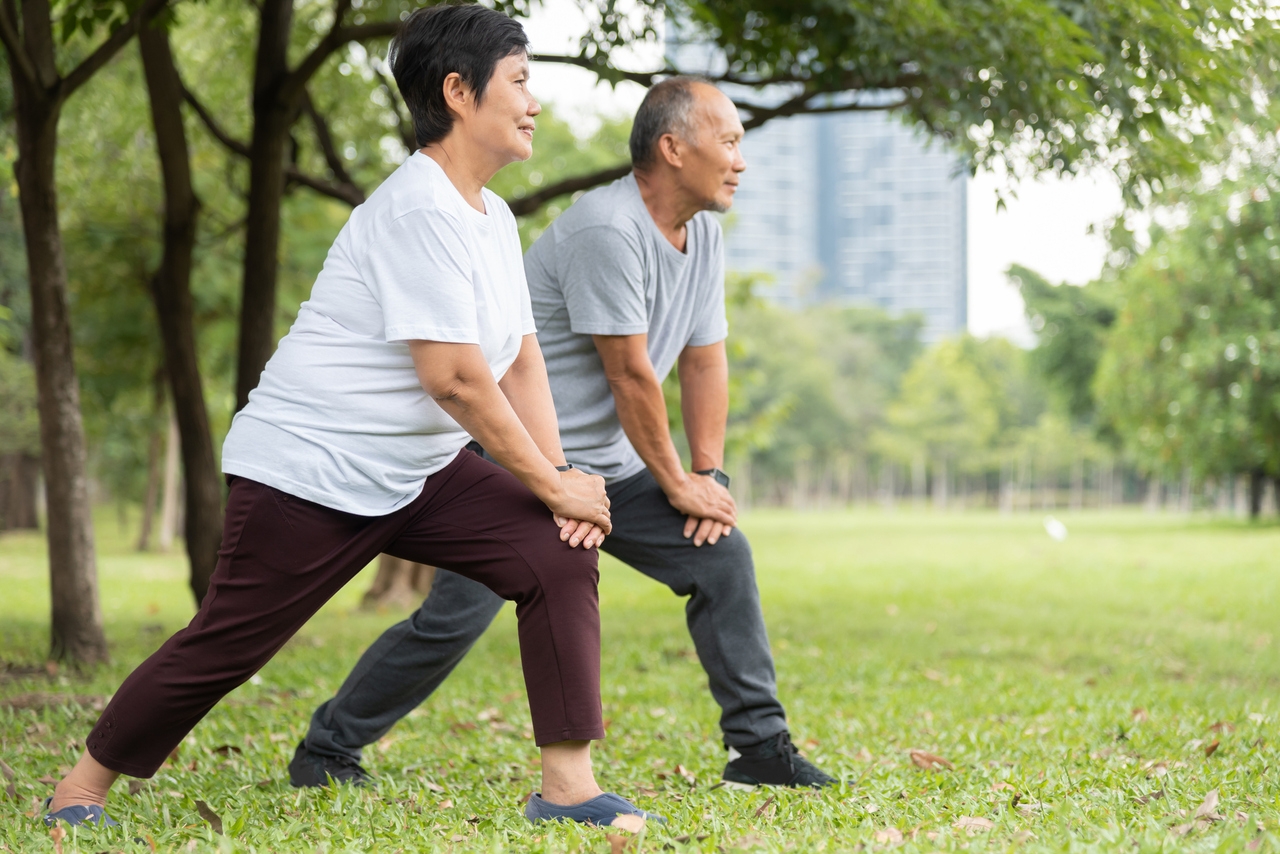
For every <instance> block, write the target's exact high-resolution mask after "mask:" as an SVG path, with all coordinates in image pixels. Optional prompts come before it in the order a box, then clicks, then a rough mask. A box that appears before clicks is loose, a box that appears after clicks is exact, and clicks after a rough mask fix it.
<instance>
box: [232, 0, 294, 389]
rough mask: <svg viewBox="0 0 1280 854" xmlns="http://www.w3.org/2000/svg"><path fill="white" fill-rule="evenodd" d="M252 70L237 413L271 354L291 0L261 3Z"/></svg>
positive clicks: (290, 109)
mask: <svg viewBox="0 0 1280 854" xmlns="http://www.w3.org/2000/svg"><path fill="white" fill-rule="evenodd" d="M260 8H261V13H260V20H261V23H260V25H259V27H258V52H257V56H256V58H255V62H254V69H253V137H252V140H251V141H250V143H249V203H248V211H247V213H246V217H245V242H244V277H243V280H242V282H241V300H240V344H239V354H238V362H237V366H236V411H237V412H238V411H240V410H241V409H243V408H244V405H245V404H246V403H248V402H249V392H251V391H253V389H254V388H256V387H257V385H258V379H259V377H261V376H262V369H263V368H265V367H266V365H267V360H268V359H270V358H271V353H272V351H273V350H274V349H275V344H276V338H275V314H276V279H277V272H278V266H279V257H278V256H279V251H280V205H281V201H282V198H283V196H284V173H285V164H284V157H285V150H286V148H287V145H286V143H287V141H288V138H289V128H290V126H291V125H292V124H293V118H294V115H295V114H296V112H297V107H298V105H290V104H285V103H282V101H283V97H282V96H283V94H284V93H283V89H284V84H285V80H286V78H287V77H288V73H289V67H288V62H287V52H288V47H289V31H290V27H291V25H292V22H293V3H292V0H265V2H263V3H262V5H261V7H260Z"/></svg>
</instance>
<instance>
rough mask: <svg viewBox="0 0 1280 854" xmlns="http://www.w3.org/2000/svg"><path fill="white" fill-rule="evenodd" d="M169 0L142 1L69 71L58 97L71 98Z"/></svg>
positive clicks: (60, 85) (60, 83)
mask: <svg viewBox="0 0 1280 854" xmlns="http://www.w3.org/2000/svg"><path fill="white" fill-rule="evenodd" d="M168 2H169V0H144V2H143V3H142V5H141V6H139V7H138V9H137V11H136V12H134V13H133V14H132V15H130V16H129V19H128V20H127V21H125V22H124V23H123V24H121V25H120V26H119V27H118V28H117V29H116V31H115V32H113V33H111V35H109V36H107V39H106V41H104V42H103V43H102V44H100V45H98V49H97V50H95V51H94V52H93V53H91V54H89V55H88V56H86V57H85V58H84V60H83V61H82V62H81V63H80V64H79V65H77V66H76V67H75V68H73V69H71V73H70V74H68V75H67V76H66V77H63V78H62V80H61V81H60V82H59V83H58V97H59V98H61V99H63V100H65V99H67V98H69V97H71V93H73V92H75V91H76V90H77V89H79V88H80V87H81V86H83V85H84V84H85V83H87V82H89V79H90V78H91V77H93V75H94V74H96V73H97V72H98V69H100V68H102V66H104V65H106V64H107V63H108V62H110V61H111V59H112V57H114V56H115V55H116V54H117V53H119V52H120V48H122V47H124V46H125V45H126V44H128V43H129V40H130V39H132V38H133V37H134V36H135V35H136V34H137V32H138V26H139V25H140V24H141V23H142V22H143V21H150V20H151V19H152V18H154V17H155V16H156V15H158V14H159V13H160V10H161V9H163V8H164V7H165V5H166V4H167V3H168Z"/></svg>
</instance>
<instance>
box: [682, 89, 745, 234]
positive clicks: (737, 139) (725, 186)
mask: <svg viewBox="0 0 1280 854" xmlns="http://www.w3.org/2000/svg"><path fill="white" fill-rule="evenodd" d="M694 92H695V93H696V95H695V98H696V103H695V105H694V108H693V110H692V114H691V115H690V117H689V118H690V125H691V126H690V128H689V130H688V138H687V139H682V140H681V142H682V143H683V145H682V146H681V149H682V150H681V168H680V177H681V183H683V184H684V188H685V190H686V191H688V192H689V193H690V194H691V195H693V196H694V197H695V198H697V199H700V200H701V201H702V202H703V205H704V207H705V209H706V210H712V211H717V212H720V213H723V212H724V211H727V210H729V208H731V207H733V194H734V193H736V192H737V190H738V176H739V175H741V174H742V172H743V171H744V170H745V169H746V168H747V164H746V161H744V160H743V159H742V149H741V145H742V135H743V133H744V131H743V130H742V122H741V121H739V119H738V109H737V107H735V106H734V105H733V102H732V101H730V100H729V99H728V98H726V97H725V96H724V94H723V93H721V92H720V91H719V90H718V89H716V88H715V87H714V86H706V85H698V86H696V87H695V89H694Z"/></svg>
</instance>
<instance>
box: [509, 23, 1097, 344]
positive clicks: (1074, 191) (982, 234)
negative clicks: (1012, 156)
mask: <svg viewBox="0 0 1280 854" xmlns="http://www.w3.org/2000/svg"><path fill="white" fill-rule="evenodd" d="M585 26H586V25H585V19H584V18H583V14H582V12H581V11H580V9H579V7H578V5H577V4H576V3H575V2H574V0H544V2H543V5H542V6H541V7H540V8H538V9H537V11H536V12H535V13H534V15H533V16H532V17H531V18H530V19H529V20H528V21H526V22H525V29H526V31H527V32H528V34H529V39H530V42H531V44H532V48H533V52H534V53H550V54H572V53H576V47H577V39H578V36H579V35H580V34H581V33H582V32H583V31H584V30H585ZM615 61H616V63H617V64H618V65H619V66H622V67H624V68H633V69H636V70H648V69H651V68H656V67H658V66H659V65H660V64H661V61H662V47H661V45H660V44H648V45H640V46H638V47H636V48H633V49H631V50H629V51H628V52H627V53H626V54H620V55H618V56H617V57H616V60H615ZM530 88H531V89H532V90H533V93H534V94H535V95H536V96H537V97H538V98H539V99H540V100H542V101H544V102H547V103H550V104H551V105H552V106H553V107H554V108H555V111H556V115H557V116H559V117H560V118H562V119H565V120H567V121H568V122H569V123H570V125H571V126H572V127H573V128H574V130H575V132H577V133H578V134H579V135H583V136H585V135H589V134H590V133H591V132H592V131H594V130H595V128H596V127H598V125H599V121H600V118H599V117H600V116H602V115H603V116H610V117H613V116H622V115H630V114H632V113H634V112H635V110H636V107H638V106H639V105H640V100H641V98H643V97H644V89H643V88H642V87H640V86H638V85H636V84H633V83H621V84H619V85H618V87H617V88H616V89H614V88H612V87H610V86H609V85H608V84H606V83H599V82H597V81H596V78H595V75H594V74H592V73H591V72H589V71H586V70H585V69H580V68H574V67H572V66H565V65H553V64H549V63H537V64H535V65H534V66H533V71H532V75H531V78H530ZM750 179H751V171H750V164H748V168H747V173H746V174H745V175H744V176H743V180H748V181H749V180H750ZM1002 189H1003V191H1004V193H1005V196H1006V207H1005V208H1004V209H1003V210H1000V211H997V209H996V198H997V193H998V192H999V191H1000V190H1002ZM968 198H969V211H968V223H967V225H968V228H967V234H968V250H969V251H968V258H969V270H968V273H969V276H968V280H969V331H970V332H972V333H973V334H975V335H978V336H981V337H986V336H990V335H1001V336H1004V337H1007V338H1009V339H1011V340H1013V341H1015V342H1017V343H1019V344H1023V345H1027V346H1029V345H1031V344H1032V343H1034V339H1033V336H1032V333H1031V329H1030V327H1029V326H1028V324H1027V319H1026V316H1025V314H1024V313H1023V306H1022V299H1021V297H1020V296H1019V295H1018V292H1017V289H1016V288H1014V287H1013V286H1012V285H1010V284H1009V282H1008V280H1007V278H1006V276H1005V270H1007V269H1008V268H1009V265H1010V264H1021V265H1023V266H1025V267H1029V268H1030V269H1032V270H1035V271H1036V272H1038V273H1040V275H1042V276H1044V277H1045V278H1046V279H1048V280H1049V281H1051V282H1055V283H1056V282H1068V283H1071V284H1076V285H1082V284H1084V283H1086V282H1088V281H1089V280H1090V279H1093V278H1095V277H1096V276H1097V275H1098V273H1099V272H1100V271H1101V270H1102V264H1103V261H1104V259H1105V257H1106V252H1107V248H1106V242H1105V238H1104V235H1103V234H1102V232H1101V228H1098V229H1097V230H1096V233H1091V230H1092V229H1093V227H1095V226H1099V227H1100V226H1102V225H1105V223H1106V222H1107V221H1108V220H1110V219H1111V218H1112V217H1114V216H1115V215H1116V214H1117V213H1119V212H1120V208H1121V200H1120V189H1119V187H1118V185H1117V184H1116V181H1115V179H1114V178H1113V177H1111V176H1109V175H1106V174H1097V175H1086V176H1079V177H1074V178H1065V179H1064V178H1052V177H1050V178H1043V179H1033V180H1024V181H1022V182H1020V183H1017V184H1013V183H1010V181H1009V180H1008V179H1007V178H1006V177H1005V176H1003V175H998V174H993V173H990V172H979V173H978V174H977V175H976V176H974V178H973V179H972V180H971V181H970V182H969V194H968Z"/></svg>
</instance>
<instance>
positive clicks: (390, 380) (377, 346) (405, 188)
mask: <svg viewBox="0 0 1280 854" xmlns="http://www.w3.org/2000/svg"><path fill="white" fill-rule="evenodd" d="M484 205H485V210H486V211H487V214H482V213H480V212H479V211H477V210H476V209H475V208H473V207H471V206H470V205H468V204H467V203H466V201H464V200H463V198H462V196H461V194H459V193H458V191H457V189H456V188H455V187H454V186H453V184H452V183H451V182H450V181H449V178H448V177H447V176H446V175H445V173H444V170H443V169H441V168H440V165H439V164H438V163H436V162H435V161H434V160H432V159H431V158H430V157H428V156H426V155H425V154H422V153H421V152H417V153H415V154H414V155H413V156H412V157H410V158H409V159H408V160H406V161H405V162H404V164H403V165H402V166H401V167H400V168H399V169H397V170H396V171H395V172H394V173H393V174H392V175H391V177H389V178H387V180H386V181H385V182H383V184H382V186H380V187H378V189H377V190H376V191H375V192H374V193H373V195H372V196H370V197H369V200H368V201H367V202H365V203H364V204H363V205H360V206H359V207H357V208H356V209H355V210H353V211H352V212H351V218H350V219H349V220H348V221H347V224H346V225H345V226H343V228H342V231H341V232H340V233H339V234H338V238H337V239H336V240H335V241H334V243H333V246H332V247H331V248H330V249H329V255H328V257H327V258H326V259H325V262H324V269H323V270H322V271H321V272H320V275H319V276H318V277H317V278H316V283H315V286H314V287H313V288H312V291H311V299H309V300H307V301H306V302H304V303H303V304H302V306H301V307H300V308H299V309H298V319H297V320H296V321H295V322H294V324H293V327H292V328H291V329H290V330H289V334H288V335H286V336H285V337H284V338H283V339H282V340H281V341H280V346H279V347H278V349H277V350H276V352H275V355H274V356H272V357H271V361H269V362H267V367H266V369H265V370H264V371H263V372H262V378H261V379H260V380H259V382H258V387H257V388H256V389H254V390H253V392H252V393H250V395H249V402H248V404H247V405H246V406H245V408H244V409H243V410H241V411H240V412H239V413H237V415H236V417H235V419H234V420H233V421H232V423H231V431H230V432H229V433H228V434H227V440H226V443H225V444H224V445H223V446H222V470H223V471H224V472H226V473H227V474H233V475H240V476H242V477H247V478H250V479H251V480H256V481H258V482H260V483H265V484H267V485H268V486H274V487H275V488H277V489H280V490H282V491H284V492H287V493H289V494H291V495H296V496H298V497H299V498H305V499H307V500H309V501H314V502H316V503H317V504H323V505H324V506H326V507H332V508H334V509H336V510H343V511H346V512H348V513H356V514H359V515H361V516H385V515H386V514H388V513H391V512H393V511H395V510H398V509H399V508H401V507H403V506H405V505H406V504H409V503H410V502H411V501H413V500H414V499H415V498H417V497H418V495H419V494H420V493H421V492H422V487H423V484H424V483H425V481H426V479H427V476H428V475H430V474H432V473H434V472H437V471H439V470H440V469H442V468H444V467H445V466H446V465H448V464H449V462H451V461H452V460H453V458H454V457H455V456H457V454H458V451H459V450H460V449H461V448H462V447H463V446H464V445H466V443H467V442H469V441H470V440H471V437H470V436H468V435H467V433H466V432H465V431H464V430H463V429H462V428H461V427H460V426H458V423H457V422H456V421H454V420H453V419H452V418H450V417H449V416H448V415H447V414H445V412H444V410H442V409H441V408H440V407H439V405H438V404H437V403H436V402H435V401H434V400H432V398H431V397H430V396H429V395H428V394H427V393H426V392H425V391H424V390H423V388H422V385H421V383H419V381H418V375H417V373H416V372H415V371H414V367H413V359H412V358H411V357H410V355H409V345H408V344H407V343H406V342H408V341H411V340H427V341H444V342H449V343H456V344H479V345H480V349H481V351H482V352H483V353H484V357H485V360H486V361H487V362H488V363H489V367H490V368H491V369H492V370H493V377H494V379H495V380H498V379H501V378H502V376H503V374H505V373H506V371H507V369H508V368H509V367H511V363H512V362H513V361H515V358H516V355H517V354H518V353H519V351H520V343H521V337H522V336H524V335H527V334H530V333H532V332H533V331H534V323H533V312H532V310H531V309H530V304H529V289H528V286H527V285H526V284H525V277H524V263H523V260H522V259H521V253H520V238H519V235H518V234H517V232H516V221H515V217H513V216H512V215H511V210H510V209H509V208H508V207H507V206H506V204H505V203H504V202H503V201H502V200H501V199H500V198H498V197H497V196H496V195H494V194H493V193H491V192H489V191H488V190H485V191H484Z"/></svg>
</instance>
